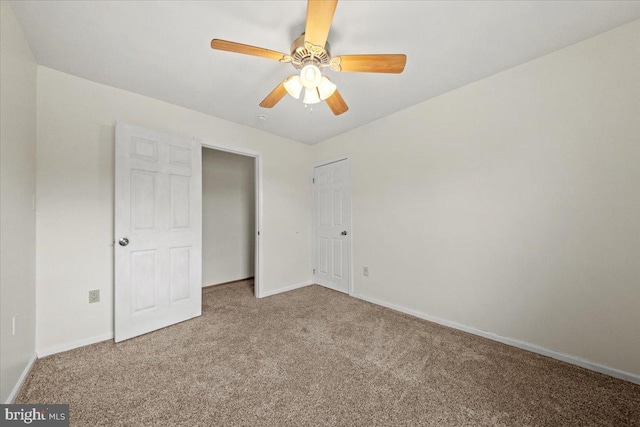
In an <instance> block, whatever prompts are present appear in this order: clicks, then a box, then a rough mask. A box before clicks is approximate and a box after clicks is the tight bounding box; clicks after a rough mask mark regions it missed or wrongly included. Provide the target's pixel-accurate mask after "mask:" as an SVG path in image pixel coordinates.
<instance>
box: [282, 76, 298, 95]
mask: <svg viewBox="0 0 640 427" xmlns="http://www.w3.org/2000/svg"><path fill="white" fill-rule="evenodd" d="M284 88H285V89H286V90H287V93H289V95H291V96H293V97H294V98H295V99H300V93H301V92H302V82H301V81H300V76H297V75H293V76H291V77H289V79H288V80H287V81H286V82H284Z"/></svg>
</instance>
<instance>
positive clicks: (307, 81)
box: [300, 64, 322, 89]
mask: <svg viewBox="0 0 640 427" xmlns="http://www.w3.org/2000/svg"><path fill="white" fill-rule="evenodd" d="M321 79H322V73H321V72H320V68H318V66H317V65H315V64H307V65H305V66H304V67H302V70H300V81H301V82H302V85H303V86H304V87H306V88H307V89H315V88H317V87H318V85H319V84H320V80H321Z"/></svg>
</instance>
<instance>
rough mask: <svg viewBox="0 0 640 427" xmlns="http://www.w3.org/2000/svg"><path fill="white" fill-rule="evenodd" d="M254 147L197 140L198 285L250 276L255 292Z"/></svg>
mask: <svg viewBox="0 0 640 427" xmlns="http://www.w3.org/2000/svg"><path fill="white" fill-rule="evenodd" d="M260 187H261V179H260V156H259V153H254V152H249V151H244V150H242V149H236V148H229V147H223V146H220V145H217V144H214V143H208V142H205V141H202V287H203V288H205V287H210V286H217V285H222V284H229V283H232V282H246V281H248V280H253V289H254V295H255V296H256V297H260V291H261V286H260V262H259V261H260V256H259V254H260V237H259V234H260V202H261V200H260V193H261V192H260Z"/></svg>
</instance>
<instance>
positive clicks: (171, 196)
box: [114, 123, 202, 342]
mask: <svg viewBox="0 0 640 427" xmlns="http://www.w3.org/2000/svg"><path fill="white" fill-rule="evenodd" d="M201 156H202V150H201V147H200V143H199V142H198V141H196V140H195V138H181V137H177V136H173V135H165V134H162V133H159V132H155V131H152V130H148V129H143V128H140V127H136V126H131V125H127V124H124V123H118V124H117V125H116V161H115V169H116V171H115V177H116V183H115V240H116V242H115V245H114V246H115V341H116V342H118V341H122V340H125V339H128V338H132V337H135V336H137V335H141V334H144V333H147V332H151V331H154V330H156V329H160V328H163V327H165V326H169V325H172V324H175V323H178V322H182V321H184V320H187V319H191V318H193V317H196V316H200V314H201V313H202V301H201V300H202V289H201V285H202V283H201V275H202V200H201V199H202V158H201Z"/></svg>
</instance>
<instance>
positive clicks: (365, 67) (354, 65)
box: [331, 54, 407, 74]
mask: <svg viewBox="0 0 640 427" xmlns="http://www.w3.org/2000/svg"><path fill="white" fill-rule="evenodd" d="M337 58H340V59H337ZM406 63H407V55H403V54H394V55H342V56H338V57H334V58H332V60H331V64H332V66H331V69H332V70H334V71H347V72H349V71H351V72H364V73H395V74H399V73H401V72H402V71H403V70H404V65H405V64H406ZM334 64H335V66H334Z"/></svg>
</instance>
